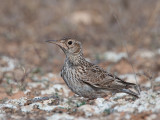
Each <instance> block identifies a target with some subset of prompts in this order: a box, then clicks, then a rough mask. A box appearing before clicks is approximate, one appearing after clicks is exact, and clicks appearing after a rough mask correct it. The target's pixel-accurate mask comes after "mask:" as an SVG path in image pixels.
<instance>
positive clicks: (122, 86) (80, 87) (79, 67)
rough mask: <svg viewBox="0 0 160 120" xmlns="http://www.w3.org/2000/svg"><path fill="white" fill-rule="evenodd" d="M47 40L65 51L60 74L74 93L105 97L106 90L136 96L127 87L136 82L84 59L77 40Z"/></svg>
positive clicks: (132, 86)
mask: <svg viewBox="0 0 160 120" xmlns="http://www.w3.org/2000/svg"><path fill="white" fill-rule="evenodd" d="M47 42H50V43H54V44H57V45H58V46H59V47H60V48H61V49H62V50H63V52H64V53H65V55H66V59H65V63H64V66H63V68H62V70H61V76H62V78H63V79H64V81H65V82H66V84H67V86H68V87H69V88H70V89H71V90H72V91H73V92H74V93H76V94H78V95H79V96H83V97H86V98H89V99H95V98H98V97H105V96H107V95H108V92H111V93H119V92H124V93H127V94H129V95H132V96H135V97H138V94H137V93H135V92H133V91H131V90H130V89H129V88H135V87H136V84H134V83H129V82H125V81H123V80H122V79H120V78H118V77H117V76H115V75H112V74H110V73H108V72H107V71H105V70H103V69H102V68H100V67H99V66H97V65H95V64H92V63H90V62H88V61H86V60H85V58H84V57H83V53H82V46H81V43H80V42H79V41H76V40H74V39H70V38H66V39H62V40H48V41H47Z"/></svg>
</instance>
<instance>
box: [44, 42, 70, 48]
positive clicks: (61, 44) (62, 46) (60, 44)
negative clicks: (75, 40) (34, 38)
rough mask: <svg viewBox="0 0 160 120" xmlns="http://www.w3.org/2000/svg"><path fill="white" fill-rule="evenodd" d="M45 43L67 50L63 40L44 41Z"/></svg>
mask: <svg viewBox="0 0 160 120" xmlns="http://www.w3.org/2000/svg"><path fill="white" fill-rule="evenodd" d="M46 42H49V43H53V44H56V45H58V46H59V47H61V48H65V49H66V48H67V47H66V45H65V42H64V40H46Z"/></svg>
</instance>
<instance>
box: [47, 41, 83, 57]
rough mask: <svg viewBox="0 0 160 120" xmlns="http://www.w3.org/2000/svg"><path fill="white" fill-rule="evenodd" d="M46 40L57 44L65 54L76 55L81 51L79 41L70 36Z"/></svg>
mask: <svg viewBox="0 0 160 120" xmlns="http://www.w3.org/2000/svg"><path fill="white" fill-rule="evenodd" d="M46 42H49V43H53V44H56V45H58V46H59V47H60V48H61V49H62V50H63V52H64V53H65V54H66V55H73V56H76V55H78V54H81V53H82V47H81V42H79V41H76V40H75V39H71V38H64V39H61V40H47V41H46Z"/></svg>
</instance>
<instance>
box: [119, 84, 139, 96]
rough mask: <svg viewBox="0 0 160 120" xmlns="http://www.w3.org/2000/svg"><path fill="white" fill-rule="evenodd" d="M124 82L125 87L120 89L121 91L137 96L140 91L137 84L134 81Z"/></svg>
mask: <svg viewBox="0 0 160 120" xmlns="http://www.w3.org/2000/svg"><path fill="white" fill-rule="evenodd" d="M125 84H126V87H125V88H123V89H121V92H124V93H127V94H129V95H132V96H135V97H136V98H139V94H140V91H139V89H138V86H137V85H136V84H134V83H129V82H126V83H125ZM130 88H132V89H134V91H133V90H130ZM135 91H136V92H137V93H136V92H135Z"/></svg>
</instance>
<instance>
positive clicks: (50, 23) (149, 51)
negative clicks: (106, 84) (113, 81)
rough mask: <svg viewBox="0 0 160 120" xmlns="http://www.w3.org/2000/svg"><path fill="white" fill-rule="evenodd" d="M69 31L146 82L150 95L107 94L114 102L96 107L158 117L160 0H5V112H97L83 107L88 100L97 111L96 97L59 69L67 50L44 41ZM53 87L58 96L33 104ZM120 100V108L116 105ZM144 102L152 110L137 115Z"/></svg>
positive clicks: (0, 100) (124, 73) (104, 60)
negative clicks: (78, 91) (86, 96)
mask: <svg viewBox="0 0 160 120" xmlns="http://www.w3.org/2000/svg"><path fill="white" fill-rule="evenodd" d="M64 37H70V38H74V39H77V40H79V41H81V42H82V45H83V53H84V56H85V57H86V58H87V60H89V61H91V62H92V63H95V64H98V65H99V66H101V67H102V68H104V69H105V70H107V71H109V72H111V73H112V74H116V75H118V76H119V77H120V78H122V79H123V80H126V81H128V82H132V83H136V80H137V81H138V83H139V85H140V86H141V89H142V93H143V94H142V96H144V97H141V98H140V99H137V100H135V99H133V98H127V97H131V96H128V95H127V96H126V97H123V98H124V99H123V98H122V99H119V98H121V97H122V96H121V95H120V96H121V97H116V96H112V95H111V96H108V98H106V100H105V101H107V102H108V100H109V98H111V100H113V101H114V102H113V104H110V102H109V103H105V104H102V103H103V102H102V101H101V100H99V99H98V101H99V105H100V106H101V107H102V108H104V109H105V110H102V113H101V112H97V111H95V112H96V113H98V115H96V118H97V119H99V118H101V117H103V116H105V119H106V116H108V115H109V114H111V116H109V117H110V119H111V120H113V119H115V116H116V118H117V119H124V118H123V117H124V116H125V113H124V111H126V112H129V111H130V112H131V114H132V117H133V119H138V118H139V119H145V116H148V115H154V116H153V117H152V118H151V117H150V118H148V120H150V119H154V118H155V113H154V114H153V113H152V112H151V111H156V112H157V111H158V110H159V109H160V107H159V106H157V104H158V102H159V101H160V100H159V98H160V97H159V95H160V92H159V90H160V0H0V119H1V118H2V119H5V118H6V117H4V116H3V115H2V114H3V113H4V114H6V116H7V115H8V116H7V118H6V119H10V117H9V116H11V118H13V119H26V120H28V119H42V118H45V117H46V116H49V115H52V114H53V115H54V114H55V113H65V115H64V116H66V114H68V113H71V114H73V115H74V116H83V117H84V115H85V114H88V116H90V115H92V114H90V113H88V112H86V111H84V112H77V111H79V107H80V106H82V105H84V106H85V104H86V105H87V107H84V110H89V111H90V110H91V112H93V111H92V110H93V107H92V101H91V102H90V101H88V102H87V101H86V102H85V101H82V99H81V98H79V97H76V96H75V94H74V93H73V92H71V91H70V90H69V88H68V87H67V86H66V84H65V83H64V81H63V80H62V78H61V77H60V70H61V68H62V66H63V64H64V59H65V55H64V53H63V52H62V50H61V49H60V48H59V47H58V46H56V45H53V44H49V43H46V42H45V41H46V40H49V39H61V38H64ZM133 68H134V69H133ZM135 74H136V77H135ZM152 91H154V92H152ZM49 95H53V96H56V98H59V100H58V99H49V100H48V102H47V101H45V102H40V103H39V102H38V103H37V104H35V105H34V103H33V104H32V102H34V100H32V99H34V98H35V99H36V98H37V99H38V98H39V97H43V96H49ZM116 95H117V94H116ZM63 98H65V99H63ZM114 98H115V99H114ZM15 99H17V101H16V100H15ZM72 99H73V101H72ZM74 99H77V100H78V101H82V102H80V104H79V102H78V103H77V102H76V101H75V100H74ZM50 100H51V101H50ZM134 100H135V102H134V103H133V102H131V101H134ZM62 101H63V102H62ZM100 101H101V102H100ZM109 101H110V100H109ZM115 101H117V102H115ZM61 104H63V105H68V106H69V107H67V109H63V108H66V107H65V106H64V107H62V108H60V107H59V105H61ZM96 104H97V103H96ZM121 104H123V105H122V108H121V107H120V108H119V110H120V112H118V113H117V112H114V108H117V106H118V107H119V105H120V106H121ZM39 105H40V106H41V107H40V106H39ZM63 105H62V106H63ZM88 105H89V106H90V107H89V106H88ZM97 105H98V104H97ZM99 105H98V109H99V108H100V106H99ZM110 105H113V106H112V107H109V108H108V107H107V106H110ZM42 106H43V107H42ZM54 106H56V108H55V107H54ZM104 106H106V108H105V107H104ZM129 106H130V107H131V106H132V107H133V111H132V109H130V107H129ZM135 106H136V107H135ZM82 107H83V106H82ZM14 108H16V109H14ZM51 108H54V109H51ZM95 110H97V108H96V109H95ZM117 110H118V109H117ZM123 110H124V111H123ZM137 110H140V111H141V112H144V111H149V112H146V113H142V114H139V116H138V113H137ZM2 111H3V112H2ZM4 111H5V112H4ZM80 111H81V110H80ZM112 113H113V115H115V116H112ZM114 113H115V114H114ZM159 113H160V112H157V114H159ZM117 114H118V115H117ZM55 115H56V114H55ZM62 115H63V114H62ZM126 115H127V114H126ZM17 116H19V117H17ZM159 116H160V114H159ZM159 116H158V117H157V119H158V118H159ZM67 118H68V117H67ZM126 118H128V119H130V118H131V117H128V116H127V117H126ZM51 119H56V118H55V116H53V117H52V118H51ZM69 119H70V118H69ZM71 119H72V118H71ZM91 119H92V118H91Z"/></svg>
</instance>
